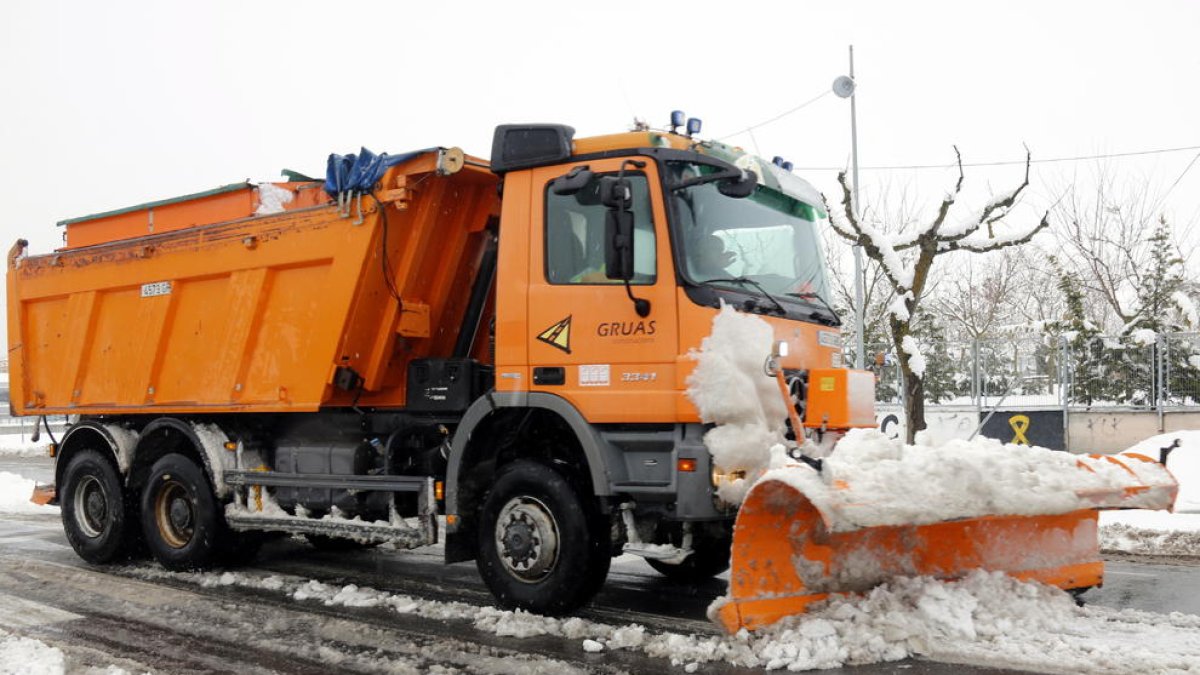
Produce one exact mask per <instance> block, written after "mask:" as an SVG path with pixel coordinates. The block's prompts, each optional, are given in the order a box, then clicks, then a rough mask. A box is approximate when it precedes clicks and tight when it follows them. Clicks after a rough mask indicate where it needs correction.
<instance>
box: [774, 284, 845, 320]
mask: <svg viewBox="0 0 1200 675" xmlns="http://www.w3.org/2000/svg"><path fill="white" fill-rule="evenodd" d="M784 295H787V296H790V297H793V298H800V299H801V300H816V301H817V304H819V305H821V306H822V307H824V308H825V309H827V310H829V316H830V318H829V319H827V320H825V321H822V323H826V324H828V325H830V326H840V325H842V320H841V318H840V317H838V315H837V312H835V311H833V307H831V306H830V305H829V303H828V302H826V301H825V298H822V297H821V296H820V295H819V294H817V293H814V292H812V291H805V292H802V293H785V294H784ZM809 316H811V317H813V318H823V317H821V315H820V314H818V313H817V312H813V313H812V314H810V315H809Z"/></svg>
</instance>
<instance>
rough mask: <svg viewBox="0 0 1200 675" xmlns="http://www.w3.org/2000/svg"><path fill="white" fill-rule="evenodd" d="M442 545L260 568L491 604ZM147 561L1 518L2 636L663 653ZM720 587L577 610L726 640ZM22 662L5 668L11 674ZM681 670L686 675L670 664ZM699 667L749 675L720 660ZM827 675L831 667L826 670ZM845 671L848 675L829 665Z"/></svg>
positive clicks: (630, 569)
mask: <svg viewBox="0 0 1200 675" xmlns="http://www.w3.org/2000/svg"><path fill="white" fill-rule="evenodd" d="M46 470H47V465H46V463H45V460H13V459H5V460H2V461H0V471H11V472H14V473H21V474H22V475H26V476H29V477H33V478H38V479H42V480H45V477H46ZM440 556H441V551H440V549H437V548H430V549H427V550H419V551H416V552H397V551H382V550H368V551H356V552H351V553H337V554H335V553H322V552H318V551H315V550H313V549H311V548H310V547H308V546H307V545H306V544H304V543H301V542H299V541H297V540H292V539H285V540H278V541H274V542H271V543H270V544H268V545H267V546H266V547H264V549H263V552H262V553H261V554H260V556H259V558H258V559H257V560H256V561H255V562H254V564H253V566H252V568H251V570H252V571H253V572H256V573H258V572H260V571H261V572H270V573H275V574H284V575H294V576H296V577H302V578H305V579H315V580H318V581H321V582H324V583H327V584H330V585H335V586H341V585H344V584H348V583H354V584H357V585H359V586H370V587H372V588H376V589H381V590H387V591H390V592H392V593H397V594H406V595H409V596H413V597H416V598H422V599H427V600H440V601H459V602H465V603H469V604H471V605H476V606H487V605H489V604H490V601H491V598H490V596H489V594H488V593H487V591H486V589H485V588H484V587H483V585H482V583H481V582H480V581H479V578H478V576H477V575H476V572H475V568H474V565H473V564H471V563H466V564H458V565H450V566H446V565H443V564H442V562H441V559H440ZM147 569H150V570H154V569H156V568H154V567H153V566H152V565H151V564H150V563H145V562H143V563H139V564H135V565H130V566H112V567H94V566H90V565H87V564H85V563H83V562H82V561H81V560H79V559H78V558H77V557H76V556H75V554H74V552H73V551H72V550H71V548H70V546H69V545H68V544H67V542H66V538H65V537H64V535H63V533H62V527H61V523H60V522H59V519H58V517H57V516H54V515H40V514H39V515H31V516H21V515H9V514H6V515H3V516H0V628H2V629H4V630H5V631H7V632H9V633H15V634H18V635H24V636H27V637H31V638H35V639H37V640H41V641H42V642H45V643H47V644H51V645H53V646H55V647H58V648H59V649H61V650H62V651H63V652H64V653H65V654H66V658H67V666H68V672H77V671H86V670H88V669H90V668H99V669H105V668H107V667H108V666H110V665H111V666H118V667H120V668H124V669H126V670H128V671H130V672H143V671H157V672H167V673H201V672H203V673H212V672H230V673H233V672H236V673H267V672H287V673H328V672H331V671H338V670H341V671H347V672H437V671H438V670H439V669H442V668H444V669H445V670H446V671H449V672H453V671H461V672H477V673H497V672H504V673H562V672H588V673H618V672H635V673H643V672H644V673H650V672H664V671H668V670H672V667H671V666H670V664H669V663H668V662H667V661H666V660H664V659H654V658H650V657H647V656H645V655H642V654H639V653H635V652H631V651H623V650H614V651H605V652H603V653H600V654H589V653H586V652H585V651H584V650H583V649H582V648H581V642H580V640H576V639H565V638H557V637H549V636H541V637H535V638H526V639H514V638H511V637H498V636H496V635H494V634H492V633H489V632H484V631H480V630H477V629H476V628H474V627H473V625H472V624H471V622H470V621H466V620H444V621H438V620H431V619H428V618H421V617H418V616H416V615H412V614H408V615H405V614H398V613H396V612H393V611H390V610H387V609H381V608H373V607H356V608H352V607H345V606H335V607H330V606H326V605H324V604H323V603H320V602H316V601H297V600H294V599H292V598H291V597H289V596H287V595H284V594H281V593H277V592H272V591H267V590H256V589H247V588H239V587H236V586H221V585H214V586H204V585H200V584H196V583H194V581H188V580H186V579H185V578H182V577H175V576H172V575H165V574H164V575H155V576H153V577H152V578H150V579H147V578H146V576H147V575H146V570H147ZM1109 570H1110V572H1109V574H1110V576H1109V578H1108V585H1107V586H1106V587H1105V588H1104V589H1103V590H1102V591H1092V592H1091V593H1089V595H1088V600H1089V601H1091V602H1094V603H1097V604H1104V605H1109V606H1114V607H1134V608H1138V609H1146V610H1151V611H1156V612H1169V611H1182V612H1187V613H1197V614H1200V592H1197V590H1200V568H1197V567H1194V566H1187V565H1161V564H1147V563H1145V562H1144V561H1129V560H1126V561H1112V562H1110V567H1109ZM723 592H724V581H723V580H719V579H718V580H713V581H712V582H710V583H709V584H707V585H705V586H703V587H701V588H696V589H692V588H687V587H683V586H677V585H674V584H672V583H669V582H667V581H666V580H664V579H663V578H662V577H660V576H658V575H657V574H656V573H654V572H653V571H652V570H650V569H649V567H647V566H646V565H645V564H644V563H642V562H641V561H639V560H636V559H630V558H627V557H622V558H620V559H618V560H617V561H616V562H615V563H614V566H613V571H612V574H611V575H610V577H609V580H608V583H607V584H606V585H605V587H604V590H603V591H602V592H601V594H600V595H599V596H598V597H597V599H596V601H595V602H594V603H593V605H591V606H589V607H588V608H587V609H585V610H584V611H583V612H581V613H580V615H581V616H583V617H584V618H587V619H591V620H593V621H599V622H604V623H609V624H616V625H623V624H628V623H634V622H636V623H639V624H641V625H643V626H646V628H647V629H649V630H651V631H672V632H680V633H699V634H716V628H715V627H714V626H713V625H712V624H710V623H709V622H708V621H707V620H706V619H705V618H704V611H705V608H706V607H707V605H708V604H709V603H710V602H711V601H712V599H713V598H715V597H716V596H718V595H720V594H721V593H723ZM16 665H18V664H11V663H10V664H0V671H2V670H3V669H4V668H3V666H8V667H10V668H11V667H13V666H16ZM674 670H675V671H676V672H682V670H681V669H679V668H675V669H674ZM844 670H845V671H846V672H854V673H906V674H911V673H962V672H975V673H995V672H1005V671H999V670H995V669H989V668H976V669H969V668H966V667H964V666H962V665H951V664H939V663H935V662H929V661H919V660H910V661H905V662H900V663H891V664H880V665H875V666H864V667H856V668H846V669H844ZM699 672H710V673H740V672H752V671H749V670H746V669H739V668H734V667H732V666H723V665H718V664H708V665H705V666H702V667H701V668H700V670H699ZM823 672H830V671H823ZM833 672H838V671H833Z"/></svg>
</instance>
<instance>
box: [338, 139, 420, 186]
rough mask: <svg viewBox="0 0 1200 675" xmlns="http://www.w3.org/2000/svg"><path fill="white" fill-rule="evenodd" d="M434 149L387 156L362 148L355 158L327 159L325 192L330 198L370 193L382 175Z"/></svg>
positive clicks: (348, 156)
mask: <svg viewBox="0 0 1200 675" xmlns="http://www.w3.org/2000/svg"><path fill="white" fill-rule="evenodd" d="M435 149H436V148H425V149H424V150H415V151H413V152H406V153H404V154H401V155H389V154H387V153H386V152H385V153H383V154H381V155H376V154H375V153H373V152H371V151H370V150H368V149H366V148H363V149H362V150H361V151H360V152H359V153H358V154H357V155H353V154H351V155H330V156H329V162H328V163H327V164H326V166H325V192H326V193H328V194H329V196H330V197H337V196H338V195H339V194H344V193H350V192H358V193H367V192H371V191H372V190H374V189H375V184H376V183H378V182H379V179H380V178H382V177H383V172H384V171H387V170H388V169H390V168H391V167H393V166H396V165H397V164H400V163H402V162H407V161H408V160H410V159H412V158H413V157H416V156H417V155H422V154H425V153H426V152H432V151H434V150H435Z"/></svg>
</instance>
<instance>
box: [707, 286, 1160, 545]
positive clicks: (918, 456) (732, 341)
mask: <svg viewBox="0 0 1200 675" xmlns="http://www.w3.org/2000/svg"><path fill="white" fill-rule="evenodd" d="M773 335H774V333H773V331H772V329H771V327H770V326H769V325H768V324H767V323H766V322H765V321H763V320H762V319H760V318H758V317H757V316H752V315H749V314H741V313H739V312H737V311H735V310H734V309H733V308H732V307H729V306H725V307H722V308H721V311H720V312H719V313H718V314H717V316H716V317H715V318H714V320H713V330H712V334H711V335H710V336H709V337H707V338H705V339H704V340H703V342H702V343H701V348H700V350H699V351H696V352H693V354H692V358H694V359H695V360H696V361H697V365H696V369H695V370H694V371H693V374H692V375H691V377H690V378H689V380H688V396H689V398H690V399H691V400H692V402H693V403H694V404H695V405H696V407H697V409H698V410H699V412H700V417H701V419H702V420H703V421H704V422H706V423H713V424H715V425H716V426H715V427H714V428H713V429H712V430H710V431H709V432H708V433H707V434H705V437H704V443H705V445H706V446H707V447H708V449H709V452H710V453H711V454H712V457H713V463H714V465H715V466H716V468H717V469H718V470H719V471H721V472H724V473H726V474H732V473H735V472H744V478H738V479H734V480H731V481H729V482H727V483H722V484H721V485H719V486H718V494H719V496H720V497H721V498H722V499H725V500H726V501H729V502H732V503H741V501H742V500H743V499H744V498H745V495H746V493H747V492H748V491H749V489H750V487H751V485H752V484H753V483H754V482H755V481H756V480H777V481H781V482H784V483H786V484H788V485H791V486H793V487H795V488H796V489H797V490H799V491H800V492H801V493H802V494H804V495H805V497H806V498H808V499H809V500H810V501H811V502H812V503H813V505H814V506H815V507H817V508H818V509H819V510H820V511H821V513H822V516H823V517H824V518H825V520H826V526H827V527H829V528H831V529H832V530H834V531H847V530H853V529H858V528H864V527H875V526H887V525H902V524H928V523H935V522H940V521H944V520H951V519H958V518H971V517H978V516H986V515H1045V514H1060V513H1068V512H1071V511H1075V510H1079V509H1085V508H1093V507H1123V508H1165V507H1168V506H1170V501H1169V496H1170V495H1172V493H1173V486H1174V481H1173V480H1172V479H1171V477H1170V475H1169V474H1168V473H1167V472H1166V471H1165V470H1164V469H1163V468H1162V466H1161V465H1159V464H1157V463H1156V462H1144V461H1140V460H1136V459H1130V458H1125V459H1124V461H1122V462H1121V463H1116V462H1113V461H1109V460H1107V459H1103V458H1102V459H1092V458H1088V457H1085V456H1079V455H1073V454H1070V453H1066V452H1060V451H1054V450H1049V449H1046V448H1039V447H1029V446H1024V445H1011V444H1004V443H1001V442H1000V441H997V440H994V439H990V438H976V439H974V440H971V441H965V440H954V441H950V442H948V443H946V444H943V445H940V446H937V447H928V446H921V445H915V446H914V445H906V444H904V443H903V442H901V441H898V440H893V439H889V438H887V437H886V436H884V435H883V434H882V433H880V432H879V431H877V430H874V429H855V430H852V431H850V432H849V433H848V434H847V435H846V436H845V437H844V438H843V439H842V440H841V441H840V442H839V443H838V444H837V445H836V446H835V447H834V449H833V451H832V453H830V454H829V456H828V457H825V458H824V460H823V461H824V469H823V471H821V472H817V471H816V470H814V469H812V468H811V467H809V466H808V465H806V464H799V463H797V462H794V461H793V460H791V459H790V458H788V456H787V454H786V452H785V447H784V436H783V433H784V429H785V426H784V419H785V416H786V409H785V407H784V404H783V401H782V399H781V397H780V395H779V391H778V389H777V387H776V384H775V382H774V380H773V379H771V378H769V377H766V376H765V375H764V372H763V363H764V361H765V360H766V358H767V356H768V354H770V351H771V343H772V340H773ZM1151 456H1154V457H1156V456H1155V455H1151ZM1141 485H1145V486H1150V489H1145V490H1141V491H1136V490H1134V491H1130V493H1129V494H1126V493H1125V492H1124V491H1125V489H1126V488H1130V487H1134V486H1141Z"/></svg>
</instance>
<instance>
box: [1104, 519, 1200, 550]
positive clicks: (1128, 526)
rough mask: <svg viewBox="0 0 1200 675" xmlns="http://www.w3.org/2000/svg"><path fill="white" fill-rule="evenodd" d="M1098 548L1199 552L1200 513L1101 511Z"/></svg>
mask: <svg viewBox="0 0 1200 675" xmlns="http://www.w3.org/2000/svg"><path fill="white" fill-rule="evenodd" d="M1100 550H1102V551H1119V552H1122V553H1137V554H1140V555H1163V556H1200V514H1194V513H1175V514H1172V513H1164V512H1162V511H1138V510H1133V511H1102V512H1101V513H1100Z"/></svg>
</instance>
